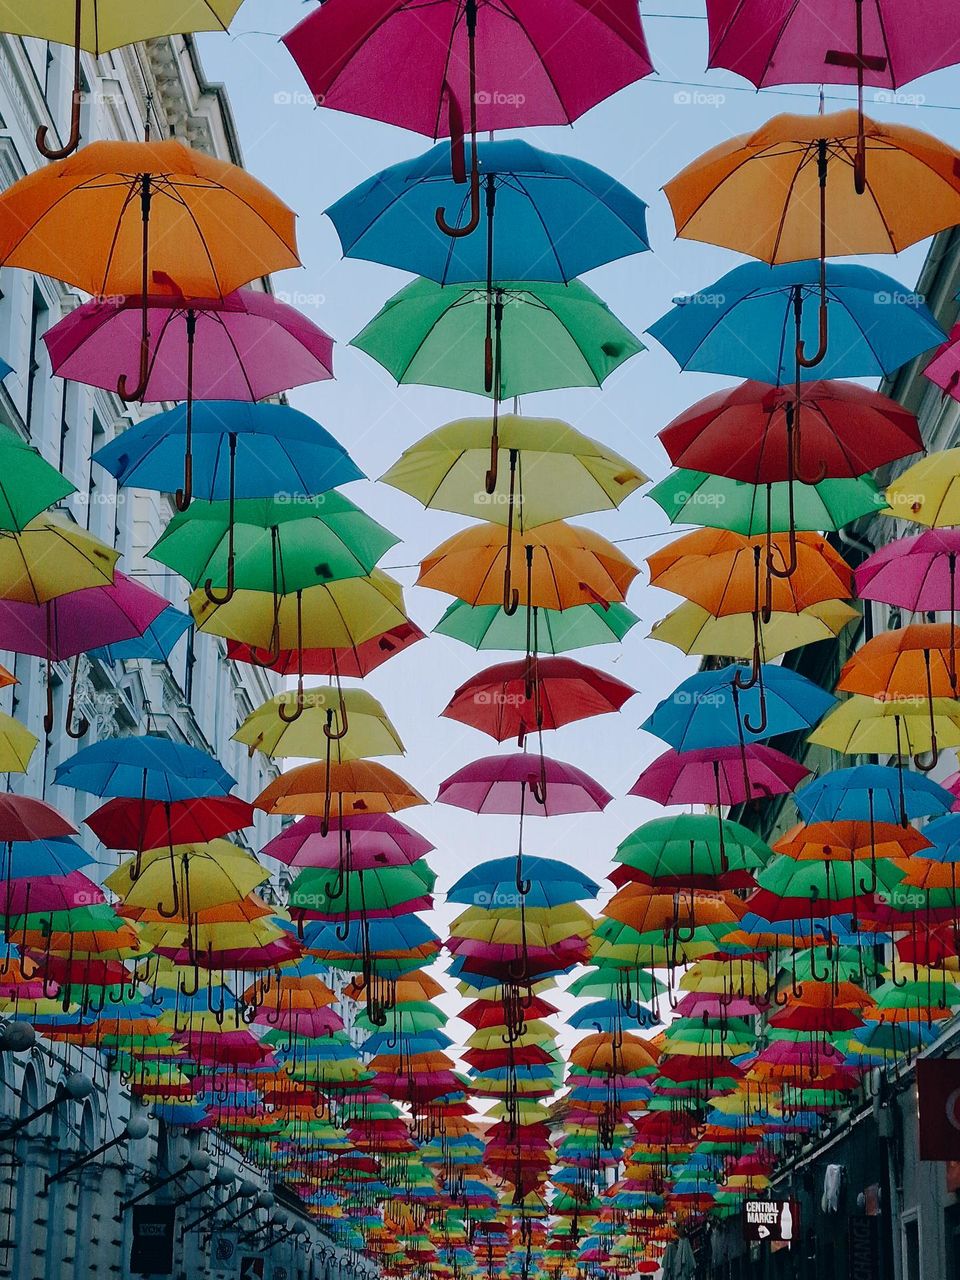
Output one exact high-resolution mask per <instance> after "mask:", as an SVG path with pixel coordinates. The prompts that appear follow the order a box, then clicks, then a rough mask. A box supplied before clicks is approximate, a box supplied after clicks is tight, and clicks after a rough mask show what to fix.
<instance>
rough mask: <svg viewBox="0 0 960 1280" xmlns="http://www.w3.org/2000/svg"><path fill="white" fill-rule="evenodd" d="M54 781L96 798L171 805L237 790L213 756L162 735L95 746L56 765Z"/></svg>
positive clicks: (108, 740)
mask: <svg viewBox="0 0 960 1280" xmlns="http://www.w3.org/2000/svg"><path fill="white" fill-rule="evenodd" d="M54 781H55V782H56V784H57V785H58V786H61V787H72V788H73V789H74V790H76V791H86V792H88V793H89V794H91V795H95V796H136V797H141V796H142V797H143V799H145V800H166V801H169V802H170V803H174V802H176V801H178V800H196V799H201V798H203V797H204V796H219V795H224V794H225V793H226V792H228V791H229V790H230V789H231V787H234V786H236V779H235V778H231V776H230V774H229V773H227V771H226V770H225V769H224V768H222V766H221V765H220V763H219V761H217V760H215V759H214V758H213V756H211V755H208V754H207V752H205V751H198V750H197V748H196V747H191V746H188V745H187V744H186V743H182V742H172V741H171V740H170V739H169V738H161V737H160V736H159V735H158V734H144V735H142V736H141V737H136V738H107V739H105V740H104V741H103V742H95V743H94V744H93V745H92V746H89V747H84V748H83V750H82V751H78V752H77V753H76V755H72V756H70V758H69V759H68V760H64V761H63V763H62V764H59V765H57V771H56V774H55V776H54Z"/></svg>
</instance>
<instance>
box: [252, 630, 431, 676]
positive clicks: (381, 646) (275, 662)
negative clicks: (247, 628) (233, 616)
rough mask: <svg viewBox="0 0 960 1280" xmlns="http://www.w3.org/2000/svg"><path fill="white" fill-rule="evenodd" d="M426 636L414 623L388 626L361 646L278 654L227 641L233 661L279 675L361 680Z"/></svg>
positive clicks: (284, 651)
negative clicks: (266, 668) (252, 665)
mask: <svg viewBox="0 0 960 1280" xmlns="http://www.w3.org/2000/svg"><path fill="white" fill-rule="evenodd" d="M424 638H425V637H424V634H423V632H422V631H421V630H420V628H419V627H418V626H417V625H416V623H415V622H402V623H400V624H399V625H398V626H396V627H389V628H388V629H387V630H386V631H381V632H380V634H379V635H375V636H372V637H371V638H370V639H369V640H364V641H362V642H361V643H359V644H351V645H346V646H344V647H342V648H339V649H338V648H326V649H309V648H308V649H301V648H298V649H281V650H280V652H279V653H278V654H273V653H268V652H267V651H266V650H264V649H257V648H256V647H255V646H253V647H252V646H250V645H245V644H240V643H239V642H238V641H236V640H228V641H227V657H228V658H231V659H232V660H233V661H234V662H248V663H253V664H255V665H256V666H265V667H269V669H270V670H271V671H276V672H277V673H278V675H282V676H290V675H297V674H298V673H302V674H303V675H311V676H342V677H344V678H348V677H354V678H356V679H358V680H362V679H363V678H364V677H365V676H368V675H369V674H370V672H371V671H375V670H376V669H377V667H379V666H381V665H382V664H383V663H384V662H387V661H388V660H389V659H390V658H392V657H394V656H395V655H396V654H398V653H402V652H403V651H404V650H405V649H409V648H410V646H411V645H413V644H416V643H417V642H418V641H420V640H423V639H424Z"/></svg>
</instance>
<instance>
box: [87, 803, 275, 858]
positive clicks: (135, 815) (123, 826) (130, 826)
mask: <svg viewBox="0 0 960 1280" xmlns="http://www.w3.org/2000/svg"><path fill="white" fill-rule="evenodd" d="M83 821H84V825H85V826H87V827H89V828H90V830H91V831H92V832H93V834H94V835H95V836H96V837H97V839H98V840H100V841H102V843H103V844H105V845H106V846H107V848H109V849H131V850H134V849H135V850H141V851H142V850H144V849H162V848H164V847H165V846H167V845H177V844H198V843H200V842H202V841H206V840H216V839H217V838H218V837H219V836H225V835H227V834H229V833H230V832H231V831H240V830H241V829H242V828H243V827H249V826H252V825H253V808H252V806H251V805H249V804H247V802H246V801H245V800H241V799H240V798H239V797H238V796H206V797H203V798H201V799H196V800H178V801H175V802H173V803H168V802H167V801H164V800H140V799H139V798H137V797H130V798H128V797H117V798H115V799H113V800H108V801H107V803H106V804H103V805H101V806H100V808H99V809H95V810H94V812H93V813H91V814H90V816H89V817H88V818H84V820H83Z"/></svg>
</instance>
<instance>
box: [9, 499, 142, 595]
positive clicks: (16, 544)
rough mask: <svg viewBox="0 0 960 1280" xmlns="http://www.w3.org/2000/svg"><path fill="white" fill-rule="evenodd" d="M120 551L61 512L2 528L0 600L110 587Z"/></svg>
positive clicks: (64, 593)
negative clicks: (14, 529)
mask: <svg viewBox="0 0 960 1280" xmlns="http://www.w3.org/2000/svg"><path fill="white" fill-rule="evenodd" d="M119 557H120V552H119V551H114V550H113V548H112V547H108V546H106V544H105V543H103V542H101V541H100V539H99V538H97V537H95V536H94V534H92V533H88V532H87V531H86V530H85V529H81V528H80V527H79V525H76V524H74V523H73V522H72V521H71V520H69V519H67V517H66V516H62V515H60V514H59V513H53V514H50V515H42V516H37V517H35V518H34V519H33V520H31V521H29V523H28V524H26V525H25V526H24V527H23V529H22V530H20V531H18V532H12V531H9V530H0V599H3V600H8V601H18V602H20V603H23V604H34V605H40V604H44V603H46V601H48V600H52V599H53V598H54V597H55V596H61V595H66V594H67V592H73V591H78V590H81V589H83V588H84V587H102V586H110V585H111V584H112V583H113V578H114V569H115V566H116V563H117V560H118V559H119Z"/></svg>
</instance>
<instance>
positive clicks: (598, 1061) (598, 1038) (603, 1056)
mask: <svg viewBox="0 0 960 1280" xmlns="http://www.w3.org/2000/svg"><path fill="white" fill-rule="evenodd" d="M614 1040H615V1038H614V1036H613V1035H611V1033H610V1032H606V1031H601V1032H599V1033H598V1034H595V1035H592V1036H585V1037H584V1039H583V1040H580V1041H578V1043H577V1044H576V1045H574V1047H573V1048H572V1049H571V1051H570V1062H571V1064H572V1065H573V1066H575V1067H580V1068H582V1069H583V1070H584V1071H589V1072H595V1071H609V1072H614V1073H621V1072H622V1073H627V1074H634V1073H636V1072H644V1073H645V1074H648V1073H649V1072H650V1069H651V1068H655V1067H656V1065H657V1058H658V1055H657V1051H656V1049H655V1048H654V1047H653V1045H652V1044H651V1043H649V1042H648V1041H646V1040H643V1039H641V1038H640V1036H635V1035H631V1034H630V1033H629V1032H624V1034H623V1036H622V1038H618V1040H619V1043H618V1044H615V1043H614Z"/></svg>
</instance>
